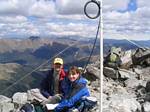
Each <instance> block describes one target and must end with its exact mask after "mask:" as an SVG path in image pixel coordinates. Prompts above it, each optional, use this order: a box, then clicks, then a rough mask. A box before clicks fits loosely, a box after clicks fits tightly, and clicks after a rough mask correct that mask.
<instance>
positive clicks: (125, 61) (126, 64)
mask: <svg viewBox="0 0 150 112" xmlns="http://www.w3.org/2000/svg"><path fill="white" fill-rule="evenodd" d="M121 61H122V63H121V68H123V69H129V68H130V67H131V66H132V64H133V62H132V51H131V50H128V51H126V52H125V53H124V54H123V56H121Z"/></svg>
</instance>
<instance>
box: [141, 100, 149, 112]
mask: <svg viewBox="0 0 150 112" xmlns="http://www.w3.org/2000/svg"><path fill="white" fill-rule="evenodd" d="M142 112H150V102H145V103H144V104H143V105H142Z"/></svg>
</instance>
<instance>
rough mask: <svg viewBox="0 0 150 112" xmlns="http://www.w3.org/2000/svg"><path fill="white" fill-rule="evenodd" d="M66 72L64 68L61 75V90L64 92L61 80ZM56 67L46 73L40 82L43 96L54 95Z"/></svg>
mask: <svg viewBox="0 0 150 112" xmlns="http://www.w3.org/2000/svg"><path fill="white" fill-rule="evenodd" d="M65 75H66V73H65V72H64V70H63V69H62V70H61V72H60V75H59V92H60V93H62V88H61V81H62V80H63V79H64V77H65ZM54 77H55V76H54V69H51V70H49V71H48V73H47V74H46V77H45V78H44V79H43V80H42V82H41V84H40V91H41V93H42V95H43V96H45V97H46V98H48V97H49V96H53V95H54Z"/></svg>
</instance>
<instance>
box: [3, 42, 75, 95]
mask: <svg viewBox="0 0 150 112" xmlns="http://www.w3.org/2000/svg"><path fill="white" fill-rule="evenodd" d="M77 43H78V41H77V42H75V43H73V44H72V45H70V46H68V47H66V48H65V49H64V50H62V51H61V52H59V53H58V54H56V55H55V56H53V57H51V58H49V59H48V60H47V61H45V62H44V63H42V64H41V65H39V66H38V67H37V68H35V69H34V70H32V71H31V72H29V73H27V74H25V75H24V76H23V77H22V78H20V79H19V80H17V81H16V82H15V83H13V84H12V85H10V86H8V87H7V88H6V89H4V90H3V91H1V92H0V94H3V93H4V92H6V91H7V90H8V89H10V88H11V87H13V86H14V85H16V84H17V83H18V82H20V81H22V80H23V79H25V78H26V77H28V76H29V75H30V74H32V73H33V72H35V71H37V70H38V69H40V68H41V67H42V66H43V65H45V64H47V63H48V62H49V61H50V60H52V59H53V58H55V57H57V56H58V55H60V54H62V53H63V52H64V51H66V50H67V49H69V48H70V47H72V46H74V45H76V44H77Z"/></svg>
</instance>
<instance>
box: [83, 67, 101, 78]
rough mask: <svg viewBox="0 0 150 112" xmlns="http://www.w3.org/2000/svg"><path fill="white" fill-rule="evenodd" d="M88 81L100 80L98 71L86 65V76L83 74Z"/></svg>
mask: <svg viewBox="0 0 150 112" xmlns="http://www.w3.org/2000/svg"><path fill="white" fill-rule="evenodd" d="M84 77H86V78H87V79H88V80H92V81H93V80H96V79H99V78H100V69H98V68H97V67H94V66H93V65H88V66H87V67H86V74H84Z"/></svg>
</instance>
